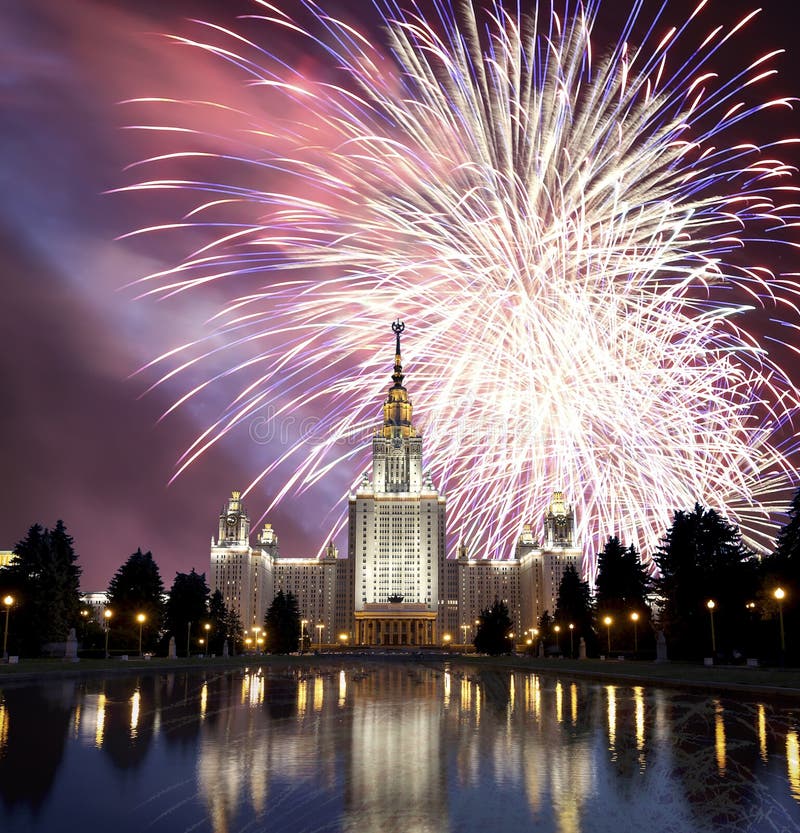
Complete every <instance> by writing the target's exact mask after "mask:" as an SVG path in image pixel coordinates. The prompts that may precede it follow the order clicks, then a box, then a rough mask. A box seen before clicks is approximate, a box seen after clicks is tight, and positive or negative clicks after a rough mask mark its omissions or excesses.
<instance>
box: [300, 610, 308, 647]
mask: <svg viewBox="0 0 800 833" xmlns="http://www.w3.org/2000/svg"><path fill="white" fill-rule="evenodd" d="M307 624H308V619H301V620H300V653H301V654H302V653H303V652H304V651H305V648H306V625H307Z"/></svg>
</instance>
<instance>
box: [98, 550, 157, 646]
mask: <svg viewBox="0 0 800 833" xmlns="http://www.w3.org/2000/svg"><path fill="white" fill-rule="evenodd" d="M163 597H164V585H163V583H162V581H161V573H160V572H159V569H158V565H157V564H156V562H155V561H154V560H153V554H152V553H151V552H150V551H148V552H142V550H141V548H140V549H137V550H136V552H135V553H133V555H131V556H130V557H129V558H128V560H127V561H126V562H125V563H124V564H123V565H122V566H121V567H120V568H119V569H118V570H117V572H116V573H115V574H114V577H113V578H112V579H111V583H110V584H109V586H108V607H109V609H110V610H111V611H112V613H113V618H112V620H111V622H112V628H113V634H114V642H115V644H117V645H122V646H123V647H124V648H127V649H129V650H133V649H134V648H135V647H136V645H137V640H138V634H139V624H138V623H137V621H136V617H137V616H138V615H139V614H140V613H141V614H144V616H145V622H144V625H143V628H142V640H143V646H145V649H146V650H153V649H154V648H155V646H156V644H157V643H158V639H159V636H160V632H161V625H162V618H163V612H164V601H163Z"/></svg>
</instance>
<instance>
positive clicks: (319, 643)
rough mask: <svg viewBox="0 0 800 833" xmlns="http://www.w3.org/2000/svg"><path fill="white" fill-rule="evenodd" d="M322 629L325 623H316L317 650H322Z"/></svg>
mask: <svg viewBox="0 0 800 833" xmlns="http://www.w3.org/2000/svg"><path fill="white" fill-rule="evenodd" d="M324 630H325V625H323V624H322V622H320V623H319V624H318V625H317V646H318V650H320V651H321V650H322V631H324Z"/></svg>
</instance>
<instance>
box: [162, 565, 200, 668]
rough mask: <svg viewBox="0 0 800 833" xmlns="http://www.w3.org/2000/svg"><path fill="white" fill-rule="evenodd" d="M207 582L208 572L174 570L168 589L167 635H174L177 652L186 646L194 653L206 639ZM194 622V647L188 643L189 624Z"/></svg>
mask: <svg viewBox="0 0 800 833" xmlns="http://www.w3.org/2000/svg"><path fill="white" fill-rule="evenodd" d="M208 593H209V590H208V585H207V584H206V577H205V574H204V573H203V574H200V573H196V572H195V571H194V569H192V570H191V572H189V573H175V580H174V581H173V582H172V587H171V588H170V591H169V596H168V598H167V604H166V610H165V614H166V615H165V625H166V631H167V632H166V634H165V636H166V637H169V636H174V637H175V647H176V649H177V651H178V653H179V654H180V653H182V652H183V650H184V649H186V650H188V651H189V653H191V651H192V650H195V649H196V648H198V647H199V642H198V640H200V639H203V640H205V639H206V631H205V629H204V625H205V624H211V623H210V622H209V621H208ZM190 622H191V623H192V635H191V641H192V644H191V646H189V645H187V644H186V640H187V639H188V638H189V623H190Z"/></svg>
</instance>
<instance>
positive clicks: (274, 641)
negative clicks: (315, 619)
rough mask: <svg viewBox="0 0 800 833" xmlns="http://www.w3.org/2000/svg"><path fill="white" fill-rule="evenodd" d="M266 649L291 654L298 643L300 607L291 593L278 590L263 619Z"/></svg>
mask: <svg viewBox="0 0 800 833" xmlns="http://www.w3.org/2000/svg"><path fill="white" fill-rule="evenodd" d="M264 629H265V631H266V645H267V650H268V651H271V652H272V653H273V654H291V653H293V652H294V651H296V650H298V647H299V645H300V608H299V606H298V604H297V598H296V597H295V596H294V594H292V593H284V592H283V590H279V591H278V593H277V595H276V596H275V598H274V599H273V600H272V604H271V605H270V606H269V610H268V611H267V615H266V617H265V619H264Z"/></svg>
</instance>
